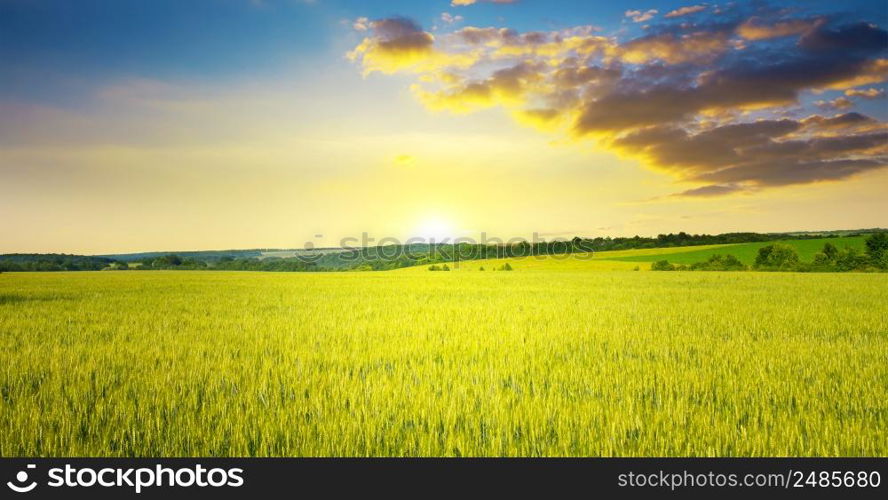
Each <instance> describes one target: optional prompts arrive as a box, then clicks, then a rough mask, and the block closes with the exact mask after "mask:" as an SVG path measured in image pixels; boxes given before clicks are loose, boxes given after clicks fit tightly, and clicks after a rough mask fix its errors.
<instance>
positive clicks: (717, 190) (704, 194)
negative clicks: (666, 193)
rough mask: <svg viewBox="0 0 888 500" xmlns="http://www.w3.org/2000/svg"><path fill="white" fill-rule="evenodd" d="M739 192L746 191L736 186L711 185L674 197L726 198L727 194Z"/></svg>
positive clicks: (676, 194) (683, 192)
mask: <svg viewBox="0 0 888 500" xmlns="http://www.w3.org/2000/svg"><path fill="white" fill-rule="evenodd" d="M739 191H745V189H744V188H743V187H742V186H738V185H736V184H725V185H722V184H710V185H709V186H702V187H698V188H694V189H688V190H687V191H682V192H680V193H675V194H673V195H672V196H673V197H685V196H687V197H697V198H711V197H714V196H724V195H726V194H731V193H736V192H739Z"/></svg>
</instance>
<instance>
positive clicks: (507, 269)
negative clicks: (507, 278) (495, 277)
mask: <svg viewBox="0 0 888 500" xmlns="http://www.w3.org/2000/svg"><path fill="white" fill-rule="evenodd" d="M511 270H512V266H511V265H510V264H509V263H508V262H506V263H505V264H503V265H502V267H500V271H511Z"/></svg>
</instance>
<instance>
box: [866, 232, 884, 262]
mask: <svg viewBox="0 0 888 500" xmlns="http://www.w3.org/2000/svg"><path fill="white" fill-rule="evenodd" d="M866 253H867V255H869V258H870V261H872V264H873V265H874V266H876V267H880V268H882V269H885V268H886V267H888V233H886V232H884V231H881V232H878V233H873V234H871V235H870V237H869V238H867V239H866Z"/></svg>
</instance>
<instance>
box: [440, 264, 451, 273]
mask: <svg viewBox="0 0 888 500" xmlns="http://www.w3.org/2000/svg"><path fill="white" fill-rule="evenodd" d="M441 270H442V271H449V270H450V266H448V265H447V264H444V265H443V266H441Z"/></svg>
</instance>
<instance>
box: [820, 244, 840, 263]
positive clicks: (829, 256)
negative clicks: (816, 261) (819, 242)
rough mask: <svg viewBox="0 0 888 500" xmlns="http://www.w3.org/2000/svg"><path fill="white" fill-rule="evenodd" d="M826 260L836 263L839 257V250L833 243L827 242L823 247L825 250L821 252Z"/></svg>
mask: <svg viewBox="0 0 888 500" xmlns="http://www.w3.org/2000/svg"><path fill="white" fill-rule="evenodd" d="M821 252H822V253H823V255H824V257H826V260H829V261H835V260H836V257H838V256H839V249H838V248H836V246H835V245H833V244H832V243H829V242H827V243H826V244H825V245H823V250H821Z"/></svg>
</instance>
